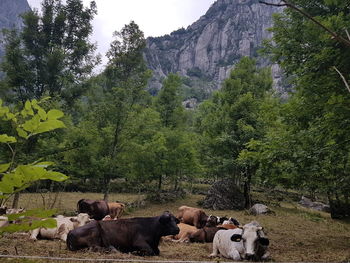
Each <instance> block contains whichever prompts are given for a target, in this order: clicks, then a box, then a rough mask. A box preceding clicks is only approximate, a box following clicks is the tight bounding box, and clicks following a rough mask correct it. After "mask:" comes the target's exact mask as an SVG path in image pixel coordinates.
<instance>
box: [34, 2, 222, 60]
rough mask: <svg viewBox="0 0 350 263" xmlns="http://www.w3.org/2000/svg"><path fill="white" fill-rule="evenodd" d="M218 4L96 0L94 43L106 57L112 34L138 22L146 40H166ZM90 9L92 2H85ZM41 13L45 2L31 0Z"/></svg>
mask: <svg viewBox="0 0 350 263" xmlns="http://www.w3.org/2000/svg"><path fill="white" fill-rule="evenodd" d="M215 1H216V0H95V2H96V4H97V12H98V14H97V16H96V17H95V19H94V21H93V25H94V33H93V36H92V40H93V41H94V42H97V44H98V52H99V53H101V54H102V55H104V54H105V53H106V51H107V50H108V48H109V44H110V43H111V41H112V34H113V32H114V31H116V30H118V31H119V30H120V29H121V28H122V27H123V26H124V25H125V24H128V23H129V22H130V21H131V20H134V21H135V22H136V23H137V24H138V25H139V27H140V28H141V30H142V31H143V32H144V33H145V36H146V37H148V36H154V37H156V36H162V35H165V34H169V33H171V32H172V31H174V30H177V29H179V28H181V27H185V28H186V27H187V26H189V25H190V24H192V23H193V22H195V21H196V20H198V19H199V18H200V17H201V16H202V15H204V14H205V13H206V11H207V10H208V9H209V7H210V6H211V4H213V3H214V2H215ZM83 2H84V3H85V4H86V5H88V4H89V3H90V0H83ZM28 3H29V5H30V6H31V7H32V8H37V9H39V10H40V3H41V0H28Z"/></svg>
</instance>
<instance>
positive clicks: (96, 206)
mask: <svg viewBox="0 0 350 263" xmlns="http://www.w3.org/2000/svg"><path fill="white" fill-rule="evenodd" d="M77 209H78V213H87V214H88V215H89V216H90V218H93V219H95V220H102V219H103V218H104V217H105V216H106V215H108V214H109V208H108V203H107V202H106V201H104V200H101V201H95V200H90V199H80V200H79V201H78V203H77Z"/></svg>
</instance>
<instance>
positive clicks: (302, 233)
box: [0, 193, 350, 262]
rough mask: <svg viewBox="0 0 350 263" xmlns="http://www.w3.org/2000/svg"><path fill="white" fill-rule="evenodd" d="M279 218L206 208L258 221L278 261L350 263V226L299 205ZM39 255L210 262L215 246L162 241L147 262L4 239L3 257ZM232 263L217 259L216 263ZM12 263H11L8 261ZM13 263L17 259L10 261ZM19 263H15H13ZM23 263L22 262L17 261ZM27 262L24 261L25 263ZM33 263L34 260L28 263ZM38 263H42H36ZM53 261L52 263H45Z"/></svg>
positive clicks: (17, 237) (151, 212)
mask: <svg viewBox="0 0 350 263" xmlns="http://www.w3.org/2000/svg"><path fill="white" fill-rule="evenodd" d="M101 197H102V195H101V194H85V193H84V194H83V193H64V194H62V195H61V197H60V198H61V201H60V202H57V208H58V209H59V210H60V211H65V212H66V213H71V212H72V211H75V209H76V208H75V207H76V202H77V201H78V200H79V199H81V198H91V199H100V198H101ZM140 198H142V197H140V196H137V195H125V194H115V195H112V196H111V200H118V201H123V202H127V203H130V202H133V201H135V200H137V199H140ZM202 198H203V196H202V195H192V196H188V197H187V198H185V199H182V200H178V201H175V202H172V203H168V204H157V205H156V204H148V205H147V206H146V207H144V208H139V209H134V210H131V211H130V212H129V214H127V215H124V217H134V216H156V215H159V214H161V213H162V212H163V211H165V210H169V211H171V212H173V213H176V211H177V208H178V207H179V206H181V205H188V206H195V207H196V206H197V202H198V201H199V200H201V199H202ZM40 203H41V204H42V201H41V197H40V196H38V195H37V194H26V195H23V196H21V200H20V204H21V205H22V206H24V207H26V208H28V209H29V208H34V207H37V205H39V204H40ZM272 209H273V210H274V212H275V215H266V216H252V215H249V214H248V213H247V212H246V211H233V210H226V211H212V210H208V209H205V211H206V213H207V214H215V215H218V216H224V215H226V216H232V217H235V218H237V219H238V220H239V221H240V222H241V223H242V224H245V223H249V222H250V221H252V220H257V221H258V222H259V223H260V224H261V225H262V226H263V227H264V229H265V232H266V233H267V236H268V237H269V239H270V248H269V249H270V253H271V257H272V259H271V260H272V261H278V262H282V261H283V262H286V261H288V262H302V261H304V262H305V261H308V262H325V261H327V262H348V261H350V223H349V222H345V221H336V220H332V219H331V218H330V216H329V214H326V213H322V212H313V211H311V210H309V209H306V208H302V207H299V206H298V205H297V204H296V203H291V202H281V203H279V206H276V207H272ZM16 250H17V253H18V254H19V255H37V256H54V257H75V258H88V259H91V258H95V259H97V258H110V259H112V258H114V259H116V258H117V259H126V260H143V259H146V260H183V261H189V260H195V261H209V260H212V259H210V258H209V257H208V255H209V254H210V253H211V244H177V243H172V242H162V243H161V245H160V251H161V254H160V256H158V257H152V258H149V257H148V258H142V257H138V256H134V255H131V254H122V253H116V254H107V253H96V252H94V253H93V252H89V251H78V252H71V251H68V250H67V249H66V246H65V244H64V243H63V242H61V241H58V240H56V241H49V240H39V241H36V242H32V241H30V240H29V235H28V234H13V235H7V236H4V237H2V238H1V239H0V254H12V255H14V254H15V253H16ZM221 260H224V261H227V260H225V259H215V261H221ZM2 262H7V261H2ZM8 262H12V260H10V261H8ZM13 262H15V261H13ZM16 262H18V261H16ZM21 262H22V261H21ZM26 262H29V261H26ZM36 262H38V261H36ZM43 262H47V261H43Z"/></svg>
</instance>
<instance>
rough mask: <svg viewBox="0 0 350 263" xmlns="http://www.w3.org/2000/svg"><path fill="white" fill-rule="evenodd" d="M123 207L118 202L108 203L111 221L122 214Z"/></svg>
mask: <svg viewBox="0 0 350 263" xmlns="http://www.w3.org/2000/svg"><path fill="white" fill-rule="evenodd" d="M124 208H125V205H124V204H123V203H118V202H108V209H109V215H110V216H111V218H112V219H115V218H119V217H120V216H121V214H122V213H123V212H124Z"/></svg>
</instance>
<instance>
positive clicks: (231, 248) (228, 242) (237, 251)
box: [210, 221, 269, 260]
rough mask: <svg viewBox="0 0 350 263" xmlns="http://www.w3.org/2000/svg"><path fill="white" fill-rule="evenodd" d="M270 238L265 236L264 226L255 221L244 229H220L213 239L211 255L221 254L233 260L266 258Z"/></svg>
mask: <svg viewBox="0 0 350 263" xmlns="http://www.w3.org/2000/svg"><path fill="white" fill-rule="evenodd" d="M268 245H269V240H268V239H267V238H266V237H265V235H264V233H263V231H262V227H261V226H260V225H259V223H258V222H256V221H253V222H251V223H249V224H246V225H244V226H243V229H240V228H236V229H232V230H219V231H218V232H216V234H215V236H214V240H213V253H211V254H210V256H211V257H216V256H218V255H219V253H220V255H221V256H223V257H225V258H230V259H233V260H242V259H254V260H264V259H267V257H268V256H269V254H268V252H267V247H268Z"/></svg>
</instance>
